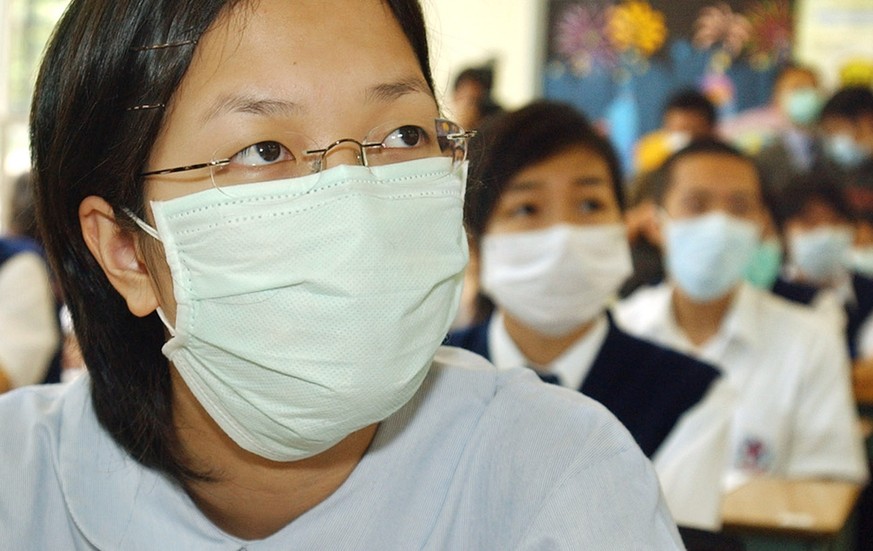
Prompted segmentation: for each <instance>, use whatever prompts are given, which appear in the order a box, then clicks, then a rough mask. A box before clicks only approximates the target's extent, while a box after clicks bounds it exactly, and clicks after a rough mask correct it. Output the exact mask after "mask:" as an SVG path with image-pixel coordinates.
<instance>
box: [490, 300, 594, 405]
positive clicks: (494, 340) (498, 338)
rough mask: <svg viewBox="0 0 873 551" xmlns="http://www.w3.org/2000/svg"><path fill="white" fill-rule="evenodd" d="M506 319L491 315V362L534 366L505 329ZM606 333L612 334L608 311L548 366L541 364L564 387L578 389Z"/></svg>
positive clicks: (499, 314) (508, 366)
mask: <svg viewBox="0 0 873 551" xmlns="http://www.w3.org/2000/svg"><path fill="white" fill-rule="evenodd" d="M504 319H505V318H504V316H503V313H502V312H499V311H498V312H496V313H495V314H494V315H493V316H491V321H490V322H489V323H488V353H489V355H490V357H491V362H492V363H493V364H494V365H495V366H497V368H498V369H512V368H516V367H532V362H530V361H529V360H528V359H527V358H526V357H525V356H524V354H523V353H522V352H521V350H519V349H518V346H516V344H515V341H513V340H512V337H510V336H509V333H508V332H507V331H506V325H505V324H504ZM607 333H609V321H608V319H607V316H606V313H602V314H600V315H599V316H598V317H597V318H596V319H595V321H594V325H593V326H592V327H591V329H590V330H589V331H588V332H587V333H585V335H583V336H582V337H581V338H580V339H578V340H577V341H576V342H574V343H573V345H572V346H570V348H568V349H567V350H565V351H564V353H563V354H561V355H560V356H558V357H557V358H555V359H554V360H552V361H551V362H550V363H549V364H548V365H546V366H542V367H543V368H545V369H544V371H547V372H549V373H551V374H553V375H557V376H558V379H560V381H561V386H563V387H567V388H572V389H575V390H578V389H579V388H581V387H582V381H584V380H585V377H586V376H587V375H588V371H589V370H590V369H591V365H592V364H593V363H594V360H595V359H596V358H597V354H598V352H600V348H601V347H602V346H603V341H605V340H606V335H607Z"/></svg>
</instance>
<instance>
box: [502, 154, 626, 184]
mask: <svg viewBox="0 0 873 551" xmlns="http://www.w3.org/2000/svg"><path fill="white" fill-rule="evenodd" d="M592 177H593V179H592ZM579 179H587V182H588V183H589V184H591V185H594V184H600V183H603V184H605V185H607V186H611V185H612V182H611V179H612V178H611V174H610V171H609V165H608V164H607V162H606V160H605V159H604V158H603V157H602V156H601V155H600V154H599V153H597V152H595V151H594V150H592V149H591V148H588V147H585V146H582V145H579V146H573V147H570V148H568V149H564V150H562V151H559V152H558V153H555V154H553V155H549V156H548V157H546V158H545V159H542V160H540V161H537V162H535V163H531V164H529V165H527V166H525V167H524V168H522V169H521V170H519V171H518V172H516V173H515V174H514V175H513V176H512V177H511V178H510V179H509V185H508V187H512V185H513V184H518V183H523V182H532V181H538V182H541V183H547V182H556V183H558V182H573V181H577V180H579Z"/></svg>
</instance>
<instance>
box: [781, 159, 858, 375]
mask: <svg viewBox="0 0 873 551" xmlns="http://www.w3.org/2000/svg"><path fill="white" fill-rule="evenodd" d="M779 220H780V221H781V225H782V228H781V229H782V233H783V234H784V236H785V241H786V244H787V252H788V254H787V261H786V266H785V270H784V271H783V275H782V278H784V279H785V280H787V281H790V282H799V283H803V284H806V285H810V286H812V287H814V288H816V289H818V290H820V291H822V292H828V291H830V292H829V293H828V294H830V295H832V296H835V297H836V298H837V300H838V303H839V304H840V306H841V307H842V314H843V319H842V320H839V321H841V322H842V325H841V327H845V331H846V339H847V344H848V348H849V353H850V355H851V357H852V359H856V358H858V357H868V356H873V318H871V314H873V279H870V278H869V277H866V276H864V275H862V274H860V273H858V272H857V271H854V270H852V269H851V260H850V259H851V250H852V244H853V242H854V241H855V233H856V220H855V215H854V212H853V211H852V209H851V207H850V206H849V204H848V203H847V201H846V200H845V197H844V195H843V193H842V191H841V190H840V189H839V188H838V187H837V185H836V182H834V181H833V180H832V179H830V178H829V177H828V176H827V175H826V174H823V173H821V174H811V175H809V176H806V177H801V178H798V179H796V180H795V181H794V182H793V183H792V185H790V186H789V187H788V188H787V189H786V192H785V194H784V195H783V196H782V197H781V199H780V202H779Z"/></svg>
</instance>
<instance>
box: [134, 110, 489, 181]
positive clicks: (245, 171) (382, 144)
mask: <svg viewBox="0 0 873 551" xmlns="http://www.w3.org/2000/svg"><path fill="white" fill-rule="evenodd" d="M473 135H475V132H469V131H466V130H464V129H463V128H461V127H460V126H459V125H458V124H457V123H454V122H452V121H449V120H447V119H441V118H437V119H433V118H429V119H425V120H422V121H414V120H413V121H392V122H387V123H384V124H381V125H379V126H377V127H376V128H374V129H372V130H371V131H370V132H368V133H367V135H366V136H365V137H364V138H363V139H362V140H361V141H358V140H356V139H353V138H342V139H339V140H336V141H335V142H333V143H331V144H330V145H328V146H327V147H318V146H317V145H316V144H315V143H314V142H313V141H312V140H311V139H309V138H308V137H306V136H305V135H303V134H300V133H296V132H279V133H273V134H265V135H264V136H263V137H262V138H261V137H259V138H258V139H256V140H246V141H244V142H242V144H245V143H247V142H248V143H250V145H242V144H241V143H240V142H239V141H236V142H231V143H230V144H229V145H227V146H224V147H221V148H219V149H218V150H216V152H215V153H214V154H213V158H212V159H211V160H210V161H208V162H204V163H197V164H191V165H183V166H177V167H173V168H165V169H160V170H151V171H148V172H143V173H142V174H141V176H143V177H153V176H164V175H171V174H179V173H186V172H190V171H205V170H208V171H209V177H210V178H211V181H212V184H213V186H215V187H216V188H218V189H221V190H224V191H228V190H230V188H232V187H233V186H235V185H239V184H250V183H258V182H267V181H273V180H282V179H287V178H294V177H299V176H306V175H309V174H314V173H317V172H320V171H321V170H322V169H323V168H325V166H326V165H328V164H329V162H328V161H329V160H330V159H332V158H333V156H334V155H337V156H338V158H339V155H340V152H345V153H344V156H343V157H342V158H343V159H344V160H346V164H348V163H347V160H348V156H349V155H353V156H354V159H355V161H356V162H357V163H359V164H361V165H364V166H381V165H388V164H394V163H400V162H404V161H412V160H416V159H425V158H431V157H448V158H450V159H451V160H452V166H453V168H455V167H457V166H458V165H459V164H460V163H462V162H463V161H464V159H465V158H466V155H467V141H468V140H469V138H471V137H472V136H473Z"/></svg>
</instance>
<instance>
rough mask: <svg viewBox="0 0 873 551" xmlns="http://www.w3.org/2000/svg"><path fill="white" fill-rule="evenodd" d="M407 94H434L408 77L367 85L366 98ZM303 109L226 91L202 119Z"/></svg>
mask: <svg viewBox="0 0 873 551" xmlns="http://www.w3.org/2000/svg"><path fill="white" fill-rule="evenodd" d="M408 94H426V95H427V96H428V97H433V93H432V92H431V89H430V87H429V86H428V85H427V83H426V82H424V81H423V80H422V79H420V78H414V77H411V78H407V79H403V80H398V81H396V82H384V83H380V84H376V85H374V86H371V87H369V88H367V91H366V94H365V96H364V97H365V101H366V102H367V103H376V102H379V103H389V102H391V101H394V100H397V99H399V98H401V97H403V96H405V95H408ZM302 110H303V107H302V106H301V105H300V104H299V103H295V102H293V101H287V100H281V99H275V98H261V97H256V96H252V95H238V94H226V95H224V96H221V97H219V98H218V100H217V101H216V102H214V103H213V104H212V106H211V107H210V108H208V109H207V110H206V112H205V114H204V115H203V117H202V119H201V121H200V122H201V123H204V124H205V123H206V122H208V121H210V120H212V119H214V118H215V117H218V116H219V115H222V114H224V113H248V114H250V115H258V116H262V117H280V116H285V117H287V116H292V115H298V114H300V112H301V111H302Z"/></svg>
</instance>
